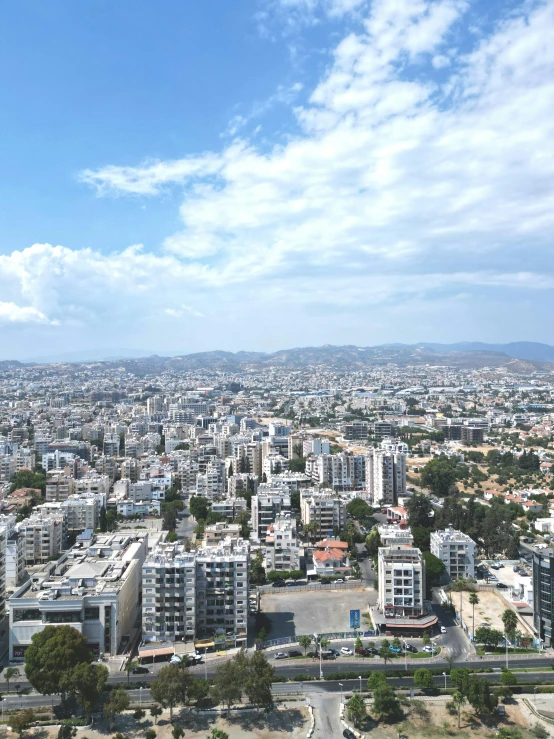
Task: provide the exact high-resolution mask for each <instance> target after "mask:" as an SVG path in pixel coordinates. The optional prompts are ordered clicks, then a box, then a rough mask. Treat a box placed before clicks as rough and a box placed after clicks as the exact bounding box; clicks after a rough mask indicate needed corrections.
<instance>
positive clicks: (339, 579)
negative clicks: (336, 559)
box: [335, 577, 344, 582]
mask: <svg viewBox="0 0 554 739" xmlns="http://www.w3.org/2000/svg"><path fill="white" fill-rule="evenodd" d="M335 582H344V580H343V579H342V577H339V578H338V580H335Z"/></svg>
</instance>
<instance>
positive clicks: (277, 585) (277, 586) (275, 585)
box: [273, 580, 285, 588]
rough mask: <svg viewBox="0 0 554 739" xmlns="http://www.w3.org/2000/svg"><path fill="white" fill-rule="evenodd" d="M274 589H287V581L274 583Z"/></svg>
mask: <svg viewBox="0 0 554 739" xmlns="http://www.w3.org/2000/svg"><path fill="white" fill-rule="evenodd" d="M273 587H274V588H284V587H285V581H284V580H274V581H273Z"/></svg>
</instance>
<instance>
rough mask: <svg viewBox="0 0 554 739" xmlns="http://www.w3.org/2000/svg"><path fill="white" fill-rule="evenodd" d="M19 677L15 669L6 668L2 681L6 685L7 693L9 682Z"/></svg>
mask: <svg viewBox="0 0 554 739" xmlns="http://www.w3.org/2000/svg"><path fill="white" fill-rule="evenodd" d="M19 675H20V672H19V670H18V669H17V667H8V669H7V670H5V672H4V679H5V681H6V682H7V683H8V693H9V692H10V680H13V679H14V678H18V677H19Z"/></svg>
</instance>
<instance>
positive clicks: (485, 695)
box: [468, 678, 498, 716]
mask: <svg viewBox="0 0 554 739" xmlns="http://www.w3.org/2000/svg"><path fill="white" fill-rule="evenodd" d="M468 700H469V702H470V704H471V707H472V708H473V710H474V711H476V712H477V713H478V714H480V715H482V716H490V715H491V714H492V713H493V711H494V710H495V709H496V706H497V704H498V698H497V697H496V695H493V694H492V693H491V689H490V685H489V683H488V682H487V681H486V680H485V678H474V679H473V680H470V683H469V695H468Z"/></svg>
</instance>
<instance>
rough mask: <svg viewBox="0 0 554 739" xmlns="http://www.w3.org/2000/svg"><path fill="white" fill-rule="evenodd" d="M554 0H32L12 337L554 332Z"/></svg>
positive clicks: (25, 33) (267, 345) (197, 342)
mask: <svg viewBox="0 0 554 739" xmlns="http://www.w3.org/2000/svg"><path fill="white" fill-rule="evenodd" d="M553 22H554V0H544V1H543V0H529V1H528V2H519V1H517V0H512V1H511V2H506V0H504V2H499V1H497V0H487V2H486V3H484V2H478V0H386V1H385V0H373V1H372V2H371V1H370V0H244V1H241V2H231V1H230V0H204V1H203V2H201V3H192V2H190V3H183V2H181V1H180V0H179V1H170V0H167V1H162V2H159V3H153V2H143V1H142V0H118V2H117V3H114V2H111V1H108V0H80V2H79V3H75V2H71V1H70V0H50V1H49V2H48V3H44V2H43V1H42V0H34V1H33V2H31V1H30V0H21V1H20V2H18V3H11V4H8V5H6V7H5V8H4V10H3V23H2V27H1V29H0V87H1V90H2V106H1V108H0V136H1V140H2V146H1V147H0V171H1V172H2V175H3V176H2V178H1V179H0V331H1V336H2V344H1V349H0V355H1V356H2V357H3V358H27V357H32V356H37V355H49V354H59V353H63V352H70V351H75V350H81V349H85V350H91V351H94V350H96V349H98V350H104V349H109V348H113V349H114V351H115V350H117V349H118V348H121V347H125V348H129V347H130V348H137V349H144V350H147V351H156V352H160V353H161V352H173V353H185V352H190V351H199V350H209V349H229V350H239V349H258V350H274V349H278V348H284V347H289V346H298V345H311V344H323V343H335V344H346V343H354V344H359V345H368V344H375V343H382V342H393V341H404V342H409V343H413V342H416V341H423V340H426V341H458V340H481V341H494V342H497V341H510V340H518V339H527V340H537V341H546V342H552V343H554V330H553V329H552V328H551V327H550V322H549V321H548V320H547V318H546V317H547V316H549V314H550V312H551V309H552V307H553V305H552V287H553V286H554V264H553V257H552V248H551V242H552V233H553V228H552V227H553V225H554V224H553V221H554V207H553V206H554V197H553V184H552V183H553V182H554V178H553V175H554V161H553V157H552V141H553V140H554V137H553V134H554V130H553V129H554V83H553V82H552V80H553V79H554V74H553V72H554V49H553V45H552V43H551V39H550V34H549V31H550V30H551V28H552V27H553Z"/></svg>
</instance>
